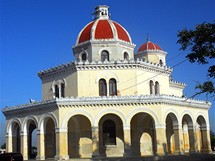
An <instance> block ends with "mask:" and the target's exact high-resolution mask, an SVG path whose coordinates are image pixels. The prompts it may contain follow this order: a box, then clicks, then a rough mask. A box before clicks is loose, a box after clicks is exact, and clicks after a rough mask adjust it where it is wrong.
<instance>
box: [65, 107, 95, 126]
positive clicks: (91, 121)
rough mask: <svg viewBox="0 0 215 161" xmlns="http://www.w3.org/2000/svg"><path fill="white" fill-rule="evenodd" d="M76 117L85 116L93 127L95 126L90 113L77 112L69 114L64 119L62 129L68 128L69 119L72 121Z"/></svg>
mask: <svg viewBox="0 0 215 161" xmlns="http://www.w3.org/2000/svg"><path fill="white" fill-rule="evenodd" d="M75 115H83V116H85V117H86V118H88V119H89V121H90V124H91V126H93V125H94V124H93V123H94V121H93V116H92V115H91V114H90V113H88V112H86V111H84V110H75V111H71V112H69V113H68V114H67V115H66V116H65V117H64V119H63V121H62V125H61V127H62V128H66V127H67V123H68V121H69V119H70V118H71V117H73V116H75Z"/></svg>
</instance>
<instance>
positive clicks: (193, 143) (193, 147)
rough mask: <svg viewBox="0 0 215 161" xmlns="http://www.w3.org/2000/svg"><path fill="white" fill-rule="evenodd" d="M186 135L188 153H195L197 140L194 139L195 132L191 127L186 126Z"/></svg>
mask: <svg viewBox="0 0 215 161" xmlns="http://www.w3.org/2000/svg"><path fill="white" fill-rule="evenodd" d="M188 135H189V142H190V153H196V152H197V149H198V147H197V139H196V132H195V129H194V127H193V126H188Z"/></svg>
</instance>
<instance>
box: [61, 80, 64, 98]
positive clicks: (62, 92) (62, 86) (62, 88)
mask: <svg viewBox="0 0 215 161" xmlns="http://www.w3.org/2000/svg"><path fill="white" fill-rule="evenodd" d="M64 91H65V85H64V83H61V97H65V93H64Z"/></svg>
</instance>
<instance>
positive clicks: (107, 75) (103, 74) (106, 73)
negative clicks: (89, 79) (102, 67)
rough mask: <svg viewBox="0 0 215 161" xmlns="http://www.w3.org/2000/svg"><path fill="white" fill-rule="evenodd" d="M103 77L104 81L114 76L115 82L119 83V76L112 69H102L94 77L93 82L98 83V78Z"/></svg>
mask: <svg viewBox="0 0 215 161" xmlns="http://www.w3.org/2000/svg"><path fill="white" fill-rule="evenodd" d="M101 78H103V79H105V80H106V82H108V81H109V79H111V78H114V79H116V82H117V83H119V77H118V76H117V74H116V73H114V72H112V71H102V72H101V73H99V74H98V76H97V77H96V80H95V82H96V83H99V80H100V79H101Z"/></svg>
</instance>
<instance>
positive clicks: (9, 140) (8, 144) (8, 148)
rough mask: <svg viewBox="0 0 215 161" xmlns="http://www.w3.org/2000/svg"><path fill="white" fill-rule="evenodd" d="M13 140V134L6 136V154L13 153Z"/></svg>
mask: <svg viewBox="0 0 215 161" xmlns="http://www.w3.org/2000/svg"><path fill="white" fill-rule="evenodd" d="M12 140H13V138H12V134H11V133H7V134H6V152H7V153H9V152H13V141H12Z"/></svg>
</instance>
